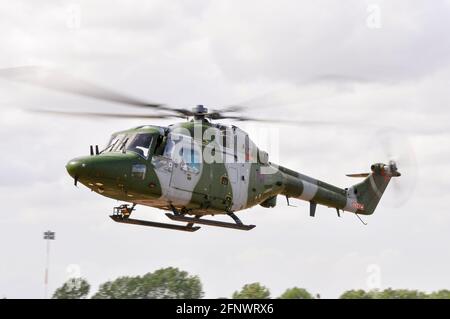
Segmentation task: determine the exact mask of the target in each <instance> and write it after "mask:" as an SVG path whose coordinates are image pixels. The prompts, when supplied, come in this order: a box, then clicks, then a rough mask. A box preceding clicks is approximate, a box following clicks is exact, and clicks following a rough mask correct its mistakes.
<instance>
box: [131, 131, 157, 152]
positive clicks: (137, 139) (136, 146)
mask: <svg viewBox="0 0 450 319" xmlns="http://www.w3.org/2000/svg"><path fill="white" fill-rule="evenodd" d="M152 140H153V136H152V134H149V133H140V134H136V135H135V136H134V137H133V138H132V139H131V142H129V143H128V145H127V147H126V150H127V151H131V152H134V153H137V154H138V155H140V156H142V157H144V158H148V156H149V153H150V149H151V145H152Z"/></svg>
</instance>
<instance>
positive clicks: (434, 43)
mask: <svg viewBox="0 0 450 319" xmlns="http://www.w3.org/2000/svg"><path fill="white" fill-rule="evenodd" d="M449 14H450V1H432V2H430V1H375V0H374V1H345V2H342V1H339V2H338V1H314V5H313V4H312V3H306V1H305V2H304V4H301V3H300V1H268V0H262V1H261V0H259V1H193V0H189V1H186V0H183V1H145V2H143V1H96V2H95V3H93V2H92V1H39V3H37V2H36V3H34V2H30V1H6V0H0V39H1V50H0V68H7V67H13V66H20V65H29V64H34V65H44V66H49V67H57V68H63V69H65V70H67V71H69V72H70V73H73V74H75V75H78V76H80V77H82V78H86V79H90V80H91V81H94V82H97V83H100V84H102V85H105V86H107V87H110V88H114V89H117V90H120V91H123V92H127V93H130V94H132V95H134V96H137V97H140V98H145V99H148V100H149V101H152V102H163V103H167V104H169V105H174V106H180V107H191V106H193V105H196V104H205V105H206V106H210V107H214V106H216V107H217V106H221V105H229V104H231V103H239V102H243V101H244V102H245V101H247V104H248V105H249V106H250V110H249V111H248V113H247V114H248V115H252V116H259V117H269V118H275V117H276V118H285V119H298V120H313V121H319V120H324V121H336V120H338V121H346V122H347V123H348V125H347V126H342V125H337V126H334V125H333V126H325V127H324V126H300V127H293V126H275V125H272V126H267V125H256V124H245V125H244V124H243V125H242V128H243V129H245V130H248V131H249V132H250V133H251V134H252V137H253V139H254V140H255V141H256V142H257V143H258V144H259V145H261V146H262V147H263V148H265V149H268V150H269V151H270V152H271V157H272V159H273V160H274V161H276V162H279V163H280V164H282V165H284V166H287V167H289V168H291V169H294V170H297V171H299V172H302V173H304V174H307V175H310V176H313V177H315V178H319V179H321V180H324V181H327V182H329V183H332V184H335V185H337V186H340V187H346V186H350V185H352V184H354V183H356V182H358V181H357V180H352V179H349V178H347V177H345V174H346V173H359V172H364V171H367V170H368V169H369V167H370V164H372V163H374V162H379V161H388V160H389V156H396V157H398V158H399V170H400V171H401V172H402V173H403V174H404V176H402V177H401V178H400V179H398V180H397V182H398V183H397V185H396V186H397V188H396V187H394V185H390V186H389V187H388V189H387V191H386V194H385V196H384V197H383V199H382V200H381V203H380V205H379V207H378V209H377V210H376V212H375V214H374V215H373V216H371V217H367V218H365V221H366V222H368V225H367V226H364V225H362V224H361V223H360V222H359V220H358V219H357V218H356V217H355V216H352V215H350V214H344V216H343V217H342V218H340V219H339V218H337V216H336V213H335V211H334V210H332V209H328V208H325V207H319V208H318V211H317V213H316V218H310V217H309V216H308V211H309V207H308V203H306V202H301V201H295V205H296V206H297V207H287V205H286V203H285V200H284V199H283V198H279V202H278V206H277V207H276V208H275V209H264V208H262V207H255V208H252V209H249V210H247V211H244V212H241V213H240V214H239V216H240V217H241V218H242V220H243V221H244V222H246V223H251V224H256V225H257V227H256V228H255V229H254V230H252V231H250V232H239V231H233V230H229V229H218V228H208V227H203V228H202V229H201V230H200V231H198V232H197V233H194V234H190V233H188V234H185V233H178V232H173V231H169V230H160V229H151V228H144V227H138V226H131V225H121V224H116V223H114V222H112V221H111V220H110V219H109V217H108V215H109V214H110V212H111V209H112V207H113V206H115V205H116V204H117V202H115V201H113V200H111V199H107V198H104V197H101V196H99V195H97V194H95V193H92V192H90V191H89V190H88V189H86V188H85V187H83V186H80V187H79V188H75V187H74V186H73V181H72V180H71V178H70V177H69V175H68V174H67V173H66V171H65V167H64V166H65V164H66V163H67V162H68V161H69V160H70V159H71V158H73V157H76V156H80V155H85V154H88V152H89V145H90V144H104V143H105V142H106V141H107V140H108V138H109V135H110V134H111V133H113V132H114V131H118V130H122V129H126V128H130V127H133V126H137V125H141V124H158V125H166V124H170V123H171V122H173V121H168V120H164V121H139V120H101V121H100V120H98V119H95V120H90V119H79V118H75V119H67V118H59V117H57V118H53V117H48V116H42V115H39V116H38V115H36V114H31V113H27V112H25V111H23V109H24V108H33V107H34V108H36V107H39V108H59V109H68V110H69V109H70V110H95V111H106V110H114V111H120V110H124V109H123V108H121V107H119V106H116V105H113V104H108V103H103V102H98V101H92V100H88V99H84V98H79V97H73V96H70V95H64V94H60V93H55V92H52V91H48V90H44V89H38V88H32V87H29V86H26V85H21V84H16V83H10V82H7V81H5V80H2V79H0V136H1V150H2V156H0V198H1V202H2V204H3V205H4V207H3V212H2V214H1V218H0V241H1V242H2V249H1V252H0V258H1V259H0V260H1V262H0V297H8V298H42V297H43V293H44V286H43V281H44V265H45V242H44V240H43V239H42V233H43V231H45V230H47V229H51V230H53V231H55V232H56V241H55V242H52V248H51V273H50V289H49V290H50V291H53V290H54V289H55V288H57V287H58V286H60V285H61V284H62V283H63V282H64V281H65V280H66V279H67V278H68V277H70V276H72V275H78V274H79V273H80V274H81V276H83V277H85V278H87V279H88V281H89V282H90V283H91V284H92V286H93V291H96V289H97V287H98V285H99V284H100V283H102V282H104V281H107V280H110V279H114V278H116V277H117V276H119V275H142V274H144V273H146V272H149V271H154V270H156V269H158V268H160V267H168V266H174V267H179V268H181V269H184V270H187V271H189V272H190V273H192V274H196V275H199V276H200V277H201V279H202V282H203V284H204V290H205V292H206V296H207V297H213V298H215V297H229V296H230V295H231V294H232V292H233V291H234V290H237V289H239V288H240V287H242V286H243V285H244V284H245V283H250V282H255V281H259V282H261V283H263V284H264V285H266V286H267V287H269V288H270V289H271V291H272V295H273V296H278V295H279V294H281V293H282V292H283V291H284V289H286V288H289V287H292V286H299V287H304V288H307V289H308V290H309V291H311V292H312V293H320V294H321V295H322V296H323V297H328V298H335V297H338V296H339V294H340V293H341V292H343V291H344V290H347V289H357V288H362V289H369V288H374V287H379V288H388V287H393V288H414V289H420V290H425V291H432V290H437V289H444V288H447V289H450V274H449V272H448V269H449V268H450V251H449V249H448V243H449V241H450V231H449V230H450V213H449V211H448V208H447V207H446V205H445V204H446V203H448V202H449V201H450V195H449V191H450V182H449V181H450V171H449V169H448V162H449V160H450V148H449V146H450V145H449V138H450V132H449V129H450V121H449V120H450V111H449V105H450V93H449V90H448V88H449V84H450V83H449V82H450V81H449V80H450V64H449V62H450V37H449V34H448V33H449V30H450V21H449V19H448V17H449ZM228 123H230V122H228ZM240 126H241V125H240ZM386 126H388V127H396V128H397V129H398V131H392V130H390V131H389V132H390V133H389V136H390V140H393V142H392V143H393V145H395V147H394V149H395V151H391V153H392V152H393V153H395V154H387V153H389V152H387V151H386V148H387V147H386V144H387V143H388V142H387V141H386V139H383V138H380V135H379V134H380V131H379V130H380V128H382V127H386ZM268 130H270V132H271V133H273V134H275V136H276V137H277V138H276V139H275V140H274V139H272V140H270V139H269V140H268V139H267V138H266V136H267V132H268ZM400 158H401V159H402V161H400ZM414 163H416V165H414ZM402 164H404V166H403V167H402ZM414 167H416V169H414ZM402 168H403V170H402ZM413 184H415V187H413V186H412V185H413ZM408 193H409V194H410V196H409V198H408V200H407V201H405V197H406V196H405V194H406V195H407V194H408ZM400 204H401V205H400ZM136 216H138V217H142V218H147V219H152V220H158V221H164V218H163V216H164V215H163V211H159V210H156V209H153V208H149V207H138V211H137V213H136Z"/></svg>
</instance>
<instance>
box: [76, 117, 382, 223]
mask: <svg viewBox="0 0 450 319" xmlns="http://www.w3.org/2000/svg"><path fill="white" fill-rule="evenodd" d="M67 170H68V172H69V174H70V175H71V176H72V177H73V178H74V179H75V183H78V182H79V183H82V184H84V185H85V186H87V187H88V188H90V189H91V190H92V191H94V192H97V193H98V194H101V195H103V196H106V197H109V198H113V199H116V200H119V201H125V202H130V203H134V204H139V205H145V206H151V207H156V208H160V209H165V210H172V209H176V210H178V211H181V212H183V213H184V214H192V215H196V216H203V215H215V214H228V213H232V212H236V211H240V210H244V209H247V208H250V207H252V206H255V205H262V206H263V207H274V206H275V205H276V199H277V196H278V195H284V196H286V197H287V198H290V197H291V198H298V199H303V200H306V201H309V202H310V203H311V214H312V215H314V212H315V207H316V205H317V204H321V205H326V206H328V207H333V208H336V209H337V210H338V212H339V210H343V211H349V212H354V213H359V214H371V213H372V212H373V210H374V208H375V207H374V205H375V206H376V204H377V203H378V201H376V203H375V202H374V203H371V202H370V201H367V200H366V201H365V202H366V203H364V199H363V198H361V197H358V190H357V189H356V186H354V187H351V188H349V189H342V188H339V187H336V186H333V185H330V184H328V183H325V182H322V181H319V180H316V179H314V178H311V177H308V176H305V175H302V174H300V173H297V172H295V171H292V170H290V169H287V168H284V167H281V166H278V165H275V164H273V163H271V162H269V160H268V154H267V153H265V152H263V151H261V150H259V149H258V148H257V147H256V145H255V144H254V143H253V142H252V141H251V140H250V139H249V137H248V135H247V134H246V133H245V132H244V131H242V130H240V129H239V128H237V127H235V126H232V127H228V126H222V125H219V124H211V123H210V122H208V121H191V122H186V123H181V124H176V125H171V126H169V127H167V128H165V127H157V126H142V127H137V128H134V129H130V130H127V131H122V132H118V133H115V134H113V136H112V138H111V140H110V142H109V143H108V146H107V147H106V148H105V149H104V150H102V151H101V152H99V153H98V154H92V155H91V156H85V157H79V158H75V159H73V160H71V161H70V162H69V163H68V164H67ZM384 170H385V165H384V164H375V165H373V166H372V171H373V173H372V175H374V174H375V175H376V173H377V172H378V173H379V175H380V176H381V173H382V171H384ZM387 177H388V178H390V177H389V176H387ZM372 181H373V182H375V183H378V184H380V185H378V184H377V185H378V186H379V188H378V189H377V190H378V191H380V190H381V192H383V191H384V189H385V187H386V186H387V183H383V182H382V181H381V180H380V181H378V180H377V179H374V178H373V176H372ZM370 182H371V181H366V182H363V183H360V184H361V185H359V184H358V185H359V186H358V188H359V190H360V192H362V191H364V192H366V193H367V191H369V190H370V189H369V187H368V185H370ZM385 182H386V174H385ZM387 182H388V181H387ZM355 189H356V190H355Z"/></svg>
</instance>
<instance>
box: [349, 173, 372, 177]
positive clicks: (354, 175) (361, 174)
mask: <svg viewBox="0 0 450 319" xmlns="http://www.w3.org/2000/svg"><path fill="white" fill-rule="evenodd" d="M369 175H370V173H359V174H346V175H345V176H348V177H367V176H369Z"/></svg>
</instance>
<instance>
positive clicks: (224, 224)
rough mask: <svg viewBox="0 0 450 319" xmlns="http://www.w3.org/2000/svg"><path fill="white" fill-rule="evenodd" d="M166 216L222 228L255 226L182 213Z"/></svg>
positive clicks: (244, 228)
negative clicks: (187, 215)
mask: <svg viewBox="0 0 450 319" xmlns="http://www.w3.org/2000/svg"><path fill="white" fill-rule="evenodd" d="M166 216H167V217H169V218H170V219H171V220H175V221H178V222H186V223H189V224H200V225H208V226H216V227H224V228H232V229H238V230H251V229H253V228H255V225H244V224H242V223H227V222H221V221H217V220H210V219H200V218H195V217H186V216H182V215H173V214H169V213H167V214H166Z"/></svg>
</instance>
